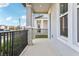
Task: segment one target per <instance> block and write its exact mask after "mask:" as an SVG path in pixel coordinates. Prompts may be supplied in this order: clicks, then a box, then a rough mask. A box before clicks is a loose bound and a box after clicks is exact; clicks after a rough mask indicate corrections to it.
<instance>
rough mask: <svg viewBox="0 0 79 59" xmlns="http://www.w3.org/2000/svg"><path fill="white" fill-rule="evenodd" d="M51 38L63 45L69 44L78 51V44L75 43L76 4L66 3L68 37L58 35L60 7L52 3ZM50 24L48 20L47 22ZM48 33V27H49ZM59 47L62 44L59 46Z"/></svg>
mask: <svg viewBox="0 0 79 59" xmlns="http://www.w3.org/2000/svg"><path fill="white" fill-rule="evenodd" d="M49 11H50V12H51V40H57V41H60V42H61V43H63V44H64V46H69V47H70V48H72V49H74V50H75V51H77V52H79V45H78V43H77V17H76V16H77V14H76V12H77V10H76V4H74V3H69V4H68V37H67V38H66V37H64V36H61V35H60V16H59V15H60V9H59V4H58V3H57V4H52V6H51V10H49ZM48 14H49V13H48ZM49 25H50V22H49ZM48 30H49V33H50V27H49V29H48ZM59 47H60V48H61V47H62V45H60V46H59ZM63 49H64V48H63Z"/></svg>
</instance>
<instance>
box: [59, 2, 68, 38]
mask: <svg viewBox="0 0 79 59" xmlns="http://www.w3.org/2000/svg"><path fill="white" fill-rule="evenodd" d="M67 12H68V4H67V3H61V4H60V35H62V36H65V37H68V13H67ZM61 15H62V16H61Z"/></svg>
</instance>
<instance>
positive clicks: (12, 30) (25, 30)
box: [0, 30, 28, 33]
mask: <svg viewBox="0 0 79 59" xmlns="http://www.w3.org/2000/svg"><path fill="white" fill-rule="evenodd" d="M19 31H28V30H12V31H0V33H7V32H19Z"/></svg>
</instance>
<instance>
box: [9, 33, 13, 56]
mask: <svg viewBox="0 0 79 59" xmlns="http://www.w3.org/2000/svg"><path fill="white" fill-rule="evenodd" d="M9 36H10V43H9V44H10V47H9V55H10V56H11V53H12V51H11V47H12V44H11V32H10V33H9Z"/></svg>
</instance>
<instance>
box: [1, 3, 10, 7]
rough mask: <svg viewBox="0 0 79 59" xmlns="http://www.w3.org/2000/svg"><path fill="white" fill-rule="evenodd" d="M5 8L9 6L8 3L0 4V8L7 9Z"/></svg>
mask: <svg viewBox="0 0 79 59" xmlns="http://www.w3.org/2000/svg"><path fill="white" fill-rule="evenodd" d="M7 6H9V3H0V8H1V7H7Z"/></svg>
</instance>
